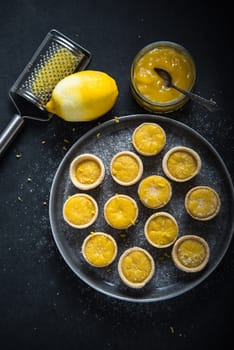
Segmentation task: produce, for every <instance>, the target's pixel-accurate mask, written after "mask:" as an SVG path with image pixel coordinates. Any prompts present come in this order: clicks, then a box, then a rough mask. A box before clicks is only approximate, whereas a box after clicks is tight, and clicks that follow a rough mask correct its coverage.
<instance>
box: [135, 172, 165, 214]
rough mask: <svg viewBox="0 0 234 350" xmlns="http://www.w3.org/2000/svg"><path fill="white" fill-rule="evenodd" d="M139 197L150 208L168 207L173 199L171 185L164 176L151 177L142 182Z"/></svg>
mask: <svg viewBox="0 0 234 350" xmlns="http://www.w3.org/2000/svg"><path fill="white" fill-rule="evenodd" d="M138 195H139V197H140V200H141V201H142V203H143V204H144V205H145V206H147V207H149V208H158V207H162V206H163V205H166V204H167V202H168V201H169V200H170V197H171V185H170V183H169V182H168V181H167V179H165V178H164V177H162V176H159V175H151V176H148V177H146V178H145V179H144V180H142V181H141V183H140V185H139V188H138Z"/></svg>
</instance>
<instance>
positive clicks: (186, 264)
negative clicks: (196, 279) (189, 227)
mask: <svg viewBox="0 0 234 350" xmlns="http://www.w3.org/2000/svg"><path fill="white" fill-rule="evenodd" d="M209 257H210V249H209V246H208V243H207V242H206V241H205V240H204V239H203V238H202V237H200V236H196V235H186V236H182V237H180V238H179V239H178V240H177V241H176V242H175V244H174V246H173V249H172V260H173V261H174V263H175V265H176V267H178V268H179V269H180V270H182V271H185V272H198V271H201V270H202V269H203V268H204V267H205V266H206V264H207V263H208V261H209Z"/></svg>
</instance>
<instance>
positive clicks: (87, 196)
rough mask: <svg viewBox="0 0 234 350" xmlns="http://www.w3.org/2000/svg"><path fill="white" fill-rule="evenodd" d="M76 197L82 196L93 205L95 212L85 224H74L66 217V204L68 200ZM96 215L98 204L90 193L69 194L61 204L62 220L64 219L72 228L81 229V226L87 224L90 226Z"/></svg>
mask: <svg viewBox="0 0 234 350" xmlns="http://www.w3.org/2000/svg"><path fill="white" fill-rule="evenodd" d="M76 197H83V198H86V199H88V200H89V201H90V202H91V203H92V204H93V206H94V210H95V213H94V215H93V217H92V219H91V220H90V221H89V222H87V223H86V224H81V225H77V224H74V223H73V222H71V221H70V220H69V218H68V217H67V215H66V206H67V204H68V202H69V201H70V200H71V199H73V198H76ZM97 217H98V205H97V202H96V200H95V199H94V198H93V197H92V196H90V195H88V194H86V193H76V194H74V195H72V196H70V197H69V198H68V199H67V200H66V201H65V203H64V205H63V218H64V220H65V221H66V223H67V224H68V225H70V226H72V227H74V228H78V229H83V228H86V227H89V226H91V225H92V224H93V223H94V222H95V221H96V219H97Z"/></svg>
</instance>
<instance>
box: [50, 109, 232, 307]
mask: <svg viewBox="0 0 234 350" xmlns="http://www.w3.org/2000/svg"><path fill="white" fill-rule="evenodd" d="M143 122H155V123H158V124H159V125H160V126H161V127H162V128H163V129H164V130H165V132H166V135H167V142H166V145H165V148H164V149H163V150H162V151H161V153H160V154H158V155H156V156H153V157H143V156H141V159H142V161H143V164H144V173H143V177H145V176H148V175H151V174H159V175H164V174H163V170H162V157H163V155H164V154H165V152H167V151H168V150H169V149H170V148H172V147H174V146H178V145H182V146H187V147H191V148H193V149H194V150H195V151H197V152H198V153H199V155H200V157H201V160H202V168H201V171H200V173H199V174H198V175H197V176H196V177H195V178H194V179H192V180H190V181H188V182H185V183H175V182H171V184H172V191H173V195H172V199H171V201H170V202H169V203H168V204H167V205H166V206H165V207H163V208H162V209H163V211H167V212H169V213H171V214H172V215H174V216H175V218H176V219H177V222H178V225H179V236H181V235H185V234H197V235H200V236H202V237H204V238H205V239H206V240H207V242H208V244H209V246H210V260H209V263H208V265H207V266H206V268H205V269H204V270H203V271H201V272H198V273H192V274H191V273H190V274H189V273H185V272H182V271H180V270H178V269H177V268H176V267H175V266H174V264H173V262H172V259H171V256H170V254H171V247H170V248H166V249H157V248H154V247H152V246H150V244H149V243H148V242H147V241H146V239H145V237H144V224H145V221H146V219H147V218H148V217H149V216H150V215H151V214H152V213H153V212H154V210H151V209H148V208H145V207H144V206H143V205H142V204H141V203H140V202H139V199H138V197H137V187H138V184H136V185H133V186H131V187H128V188H125V187H122V186H120V185H118V184H116V183H115V182H114V181H113V180H112V178H111V176H110V171H109V165H110V161H111V158H112V157H113V155H114V154H116V153H117V152H119V151H124V150H130V151H134V149H133V146H132V143H131V137H132V133H133V131H134V129H135V128H136V127H137V126H138V125H140V124H141V123H143ZM82 153H93V154H95V155H97V156H99V157H100V158H101V159H102V160H103V162H104V164H105V167H106V175H105V179H104V182H103V184H102V185H101V186H100V187H98V188H97V189H94V190H90V191H89V194H91V195H92V196H94V198H95V199H96V200H97V202H98V205H99V216H98V219H97V221H96V222H95V223H94V224H93V225H92V226H91V227H89V228H87V229H83V230H78V229H74V228H72V227H70V226H69V225H67V224H66V223H65V221H64V220H63V215H62V208H63V204H64V202H65V200H66V199H67V197H68V196H70V195H72V194H74V193H76V192H79V190H77V189H76V188H75V187H74V186H73V185H72V183H71V180H70V178H69V166H70V163H71V161H72V160H73V158H74V157H76V156H77V155H79V154H82ZM197 185H207V186H211V187H213V188H214V189H215V190H216V191H217V192H218V193H219V195H220V199H221V209H220V213H219V214H218V216H217V217H216V218H214V219H212V220H210V221H206V222H201V221H197V220H194V219H192V218H190V217H189V215H188V214H187V213H186V211H185V207H184V197H185V194H186V193H187V191H188V190H189V189H190V188H191V187H193V186H197ZM115 193H123V194H128V195H130V196H132V197H133V198H134V199H135V200H136V201H137V203H138V205H139V217H138V222H137V224H136V225H135V226H134V227H131V228H129V229H128V231H127V232H126V231H118V230H115V229H112V228H111V227H110V226H108V224H107V223H106V222H105V220H104V216H103V207H104V203H105V202H106V201H107V199H108V198H110V197H111V196H112V195H113V194H115ZM162 209H160V210H162ZM233 212H234V192H233V185H232V181H231V177H230V175H229V173H228V171H227V169H226V166H225V164H224V162H223V161H222V159H221V157H220V156H219V155H218V153H217V152H216V151H215V149H214V148H213V147H212V146H211V144H210V143H208V141H206V140H205V139H204V138H203V137H202V136H201V135H199V134H198V133H197V132H196V131H194V130H193V129H191V128H190V127H188V126H186V125H184V124H182V123H180V122H178V121H175V120H173V119H169V118H167V117H162V116H156V115H149V114H138V115H129V116H124V117H121V118H119V119H113V120H109V121H107V122H105V123H103V124H101V125H100V126H97V127H95V128H93V129H92V130H90V131H89V132H87V133H86V134H85V135H84V136H83V137H81V138H80V139H79V140H78V141H77V142H76V143H75V144H74V145H73V146H72V147H71V149H70V150H69V151H68V152H67V154H66V155H65V157H64V159H63V160H62V162H61V164H60V166H59V167H58V170H57V172H56V174H55V177H54V180H53V184H52V188H51V194H50V206H49V215H50V223H51V228H52V233H53V237H54V239H55V242H56V244H57V247H58V249H59V251H60V253H61V255H62V256H63V258H64V260H65V262H66V263H67V264H68V266H69V267H70V268H71V270H72V271H73V272H74V273H75V274H76V275H77V276H78V277H79V278H80V279H81V280H83V281H84V282H85V283H87V284H88V285H89V286H91V287H93V288H94V289H96V290H98V291H99V292H102V293H104V294H107V295H109V296H112V297H114V298H118V299H122V300H127V301H135V302H151V301H159V300H163V299H168V298H172V297H175V296H177V295H179V294H182V293H184V292H186V291H188V290H190V289H191V288H193V287H195V286H196V285H198V284H199V283H200V282H202V281H203V280H204V279H205V278H206V277H207V276H208V275H210V273H211V272H212V271H213V270H214V269H215V268H216V267H217V265H218V264H219V263H220V261H221V259H222V258H223V256H224V254H225V252H226V250H227V248H228V246H229V244H230V241H231V238H232V233H233V226H234V216H233ZM91 231H103V232H107V233H110V234H111V235H113V237H114V238H115V239H116V241H117V245H118V255H117V258H116V260H115V262H114V263H112V265H110V266H109V267H106V268H94V267H91V266H89V265H88V264H87V263H86V262H85V261H84V259H83V256H82V254H81V245H82V242H83V240H84V239H85V237H86V236H87V235H88V234H89V233H90V232H91ZM132 246H140V247H143V248H145V249H147V250H148V251H149V252H150V253H151V254H152V256H153V258H154V260H155V274H154V277H153V278H152V280H151V281H150V282H149V283H148V284H147V285H146V286H145V287H144V288H142V289H140V290H135V289H131V288H129V287H127V286H125V285H124V284H123V282H122V281H121V280H120V278H119V275H118V272H117V263H118V259H119V257H120V255H121V254H122V252H123V251H124V250H125V249H127V248H129V247H132Z"/></svg>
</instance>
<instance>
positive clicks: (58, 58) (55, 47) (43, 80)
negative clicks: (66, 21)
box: [19, 43, 84, 105]
mask: <svg viewBox="0 0 234 350" xmlns="http://www.w3.org/2000/svg"><path fill="white" fill-rule="evenodd" d="M83 57H84V54H83V53H82V52H81V53H80V55H77V56H75V55H74V54H73V53H72V52H71V51H69V50H67V49H66V48H64V47H62V46H61V45H60V44H58V43H52V44H51V46H50V47H49V49H48V51H47V52H46V53H45V55H43V56H42V57H41V58H40V61H39V63H37V65H36V66H35V67H34V68H33V69H32V71H31V73H30V74H29V76H28V78H27V79H26V80H25V81H24V82H23V84H22V86H21V87H20V88H19V94H25V93H27V94H29V95H33V96H34V97H35V98H36V99H37V100H38V103H40V104H41V105H45V104H46V103H47V102H48V101H49V99H50V97H51V94H52V91H53V89H54V87H55V85H56V84H57V83H58V82H59V81H60V80H62V79H63V78H65V77H66V76H68V75H70V74H72V73H73V72H74V71H75V70H76V67H77V66H78V64H79V62H80V61H81V60H82V58H83Z"/></svg>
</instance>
